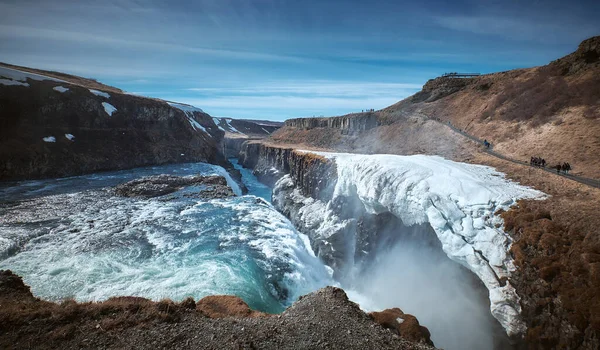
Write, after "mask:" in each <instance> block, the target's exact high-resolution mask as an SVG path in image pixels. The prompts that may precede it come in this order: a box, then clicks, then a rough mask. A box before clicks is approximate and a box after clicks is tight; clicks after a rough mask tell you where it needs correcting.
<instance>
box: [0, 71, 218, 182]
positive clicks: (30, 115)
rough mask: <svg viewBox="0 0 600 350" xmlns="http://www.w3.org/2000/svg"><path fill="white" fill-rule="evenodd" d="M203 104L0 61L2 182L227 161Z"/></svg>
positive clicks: (0, 171) (0, 166) (214, 127)
mask: <svg viewBox="0 0 600 350" xmlns="http://www.w3.org/2000/svg"><path fill="white" fill-rule="evenodd" d="M223 135H224V133H223V132H222V131H221V130H219V128H218V127H217V126H216V125H215V124H214V122H213V120H212V118H211V117H210V116H209V115H208V114H206V113H204V112H202V111H201V110H199V109H193V108H192V107H191V106H185V105H181V108H178V107H176V106H175V107H174V106H170V105H169V104H167V103H166V102H164V101H160V100H155V99H149V98H142V97H138V96H133V95H127V94H123V93H118V92H113V91H111V92H103V91H97V90H90V89H88V88H86V87H82V86H79V85H75V84H71V83H68V82H66V81H62V80H57V79H50V78H46V77H40V76H36V75H33V74H30V73H24V72H21V71H18V70H13V69H9V68H0V181H5V180H21V179H33V178H46V177H62V176H70V175H77V174H83V173H90V172H96V171H102V170H117V169H126V168H133V167H139V166H146V165H155V164H166V163H178V162H198V161H203V162H209V163H213V164H219V165H222V166H225V167H229V166H228V163H227V162H226V160H225V158H224V157H223V156H222V154H221V152H220V150H219V148H218V144H219V142H220V141H221V139H222V138H223Z"/></svg>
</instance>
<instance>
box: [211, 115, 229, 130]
mask: <svg viewBox="0 0 600 350" xmlns="http://www.w3.org/2000/svg"><path fill="white" fill-rule="evenodd" d="M213 121H214V122H215V124H216V125H217V128H219V130H222V131H226V130H225V129H223V128H222V127H221V125H219V123H220V122H221V119H219V118H215V117H213Z"/></svg>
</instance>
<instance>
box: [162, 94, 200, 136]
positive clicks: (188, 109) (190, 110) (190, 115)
mask: <svg viewBox="0 0 600 350" xmlns="http://www.w3.org/2000/svg"><path fill="white" fill-rule="evenodd" d="M168 103H169V105H170V106H171V107H175V108H177V109H179V110H182V111H183V113H185V115H186V117H187V119H188V121H189V122H190V125H191V126H192V128H194V130H201V131H203V132H204V133H205V134H208V135H210V134H209V133H208V131H206V128H205V127H203V126H202V125H200V123H198V122H197V121H196V119H194V112H199V113H204V111H203V110H201V109H200V108H198V107H194V106H190V105H184V104H181V103H174V102H168Z"/></svg>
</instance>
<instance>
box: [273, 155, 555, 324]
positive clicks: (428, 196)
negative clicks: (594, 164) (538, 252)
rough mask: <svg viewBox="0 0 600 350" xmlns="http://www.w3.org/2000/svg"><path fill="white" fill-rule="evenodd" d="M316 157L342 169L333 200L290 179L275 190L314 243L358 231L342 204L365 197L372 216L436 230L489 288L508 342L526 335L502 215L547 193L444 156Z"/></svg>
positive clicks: (454, 255)
mask: <svg viewBox="0 0 600 350" xmlns="http://www.w3.org/2000/svg"><path fill="white" fill-rule="evenodd" d="M299 152H309V151H299ZM310 153H315V154H318V155H321V156H323V157H326V158H329V159H331V160H332V161H334V162H335V167H336V171H337V181H336V182H335V188H334V189H333V196H332V198H331V199H330V200H329V201H322V200H319V199H314V198H310V197H305V196H304V195H303V194H302V193H301V191H300V190H299V189H297V188H296V189H294V190H293V191H292V192H291V193H290V192H289V189H290V188H293V183H292V180H291V178H290V177H289V176H285V177H283V178H282V179H280V180H279V182H278V183H277V184H276V186H275V189H274V202H275V204H276V205H278V204H279V205H284V204H282V203H284V202H285V201H286V200H289V199H290V198H291V199H292V201H293V203H295V204H294V205H296V206H297V207H300V209H299V210H298V212H297V213H295V214H294V216H295V217H294V219H295V220H294V221H295V222H300V223H302V226H304V227H308V228H310V230H311V232H312V233H310V234H309V235H310V236H311V241H312V242H313V243H314V241H324V242H325V243H326V244H329V242H328V238H329V237H330V236H331V235H332V234H333V233H335V232H340V231H343V229H344V227H346V226H347V225H350V224H352V220H354V219H353V218H349V219H348V218H342V217H341V215H340V212H339V207H337V205H336V204H335V203H336V202H338V201H337V199H339V198H341V197H346V198H354V197H357V198H358V199H359V200H360V202H361V203H362V205H364V208H365V209H366V211H367V212H368V213H371V214H381V213H391V214H393V215H394V216H395V217H397V218H399V219H400V220H401V221H402V223H403V224H404V225H406V226H408V227H412V226H414V225H423V224H426V225H429V226H431V228H432V229H433V231H434V232H435V235H436V236H437V238H438V239H439V242H441V247H442V249H443V252H444V253H445V254H446V255H447V257H448V258H450V259H451V260H453V261H455V262H457V263H459V264H460V265H462V266H464V267H465V268H467V269H468V270H470V271H472V272H473V273H474V274H475V275H476V276H477V277H478V278H479V279H480V280H481V281H482V282H483V284H484V285H485V287H486V289H487V290H488V291H489V301H490V309H491V313H492V315H493V316H494V317H495V318H496V319H497V320H498V321H499V322H500V324H501V325H502V326H503V327H504V329H505V330H506V332H507V334H508V335H515V334H522V333H523V332H524V330H525V325H524V323H523V322H522V320H521V318H520V311H521V309H520V305H519V297H518V295H517V293H516V292H515V290H514V288H513V287H512V286H511V285H510V282H508V280H507V278H508V277H509V276H510V274H511V273H512V272H513V271H514V270H515V266H514V263H513V260H512V258H511V257H510V255H509V254H508V251H509V249H510V245H511V242H512V240H511V238H510V236H509V235H508V234H506V233H505V232H504V230H503V221H502V219H501V218H500V217H499V216H498V215H496V214H495V213H496V212H497V211H498V210H508V209H509V208H510V207H511V206H512V205H515V204H516V201H517V200H519V199H523V198H543V197H544V194H543V193H541V192H539V191H536V190H534V189H531V188H527V187H524V186H521V185H519V184H517V183H514V182H512V181H509V180H507V179H506V178H505V176H504V174H502V173H500V172H498V171H496V170H494V169H493V168H491V167H487V166H482V165H472V164H465V163H457V162H453V161H450V160H446V159H444V158H442V157H438V156H425V155H414V156H397V155H358V154H343V153H327V152H310ZM285 189H288V190H285ZM284 195H285V196H287V197H286V198H287V199H286V198H283V197H282V196H284ZM423 232H425V230H423ZM313 246H314V245H313ZM391 277H393V276H391ZM417 317H419V315H417ZM433 334H434V335H435V332H434V333H433Z"/></svg>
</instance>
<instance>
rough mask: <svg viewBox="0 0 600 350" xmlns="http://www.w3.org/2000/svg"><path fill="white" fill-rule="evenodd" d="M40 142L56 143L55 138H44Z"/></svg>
mask: <svg viewBox="0 0 600 350" xmlns="http://www.w3.org/2000/svg"><path fill="white" fill-rule="evenodd" d="M42 140H44V142H56V137H54V136H46V137H44V138H42Z"/></svg>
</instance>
